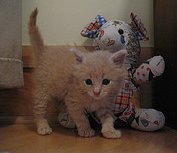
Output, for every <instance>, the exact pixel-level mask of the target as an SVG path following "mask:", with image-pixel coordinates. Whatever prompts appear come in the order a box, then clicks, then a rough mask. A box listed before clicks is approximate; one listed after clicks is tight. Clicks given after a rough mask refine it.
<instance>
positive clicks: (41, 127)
mask: <svg viewBox="0 0 177 153" xmlns="http://www.w3.org/2000/svg"><path fill="white" fill-rule="evenodd" d="M36 124H37V133H38V134H40V135H47V134H51V133H52V129H51V128H50V126H49V124H48V122H47V120H46V119H38V120H37V122H36Z"/></svg>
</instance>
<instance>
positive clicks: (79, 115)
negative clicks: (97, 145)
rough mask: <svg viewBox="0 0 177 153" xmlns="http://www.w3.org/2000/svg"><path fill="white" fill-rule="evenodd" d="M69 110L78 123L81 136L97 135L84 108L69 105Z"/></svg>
mask: <svg viewBox="0 0 177 153" xmlns="http://www.w3.org/2000/svg"><path fill="white" fill-rule="evenodd" d="M68 112H69V114H70V116H71V117H72V119H73V121H74V122H75V124H76V127H77V130H78V134H79V136H82V137H92V136H94V135H95V131H94V130H93V129H92V128H91V127H90V123H89V121H88V118H87V117H86V116H85V113H84V111H83V110H79V109H74V108H73V107H72V108H70V107H69V108H68Z"/></svg>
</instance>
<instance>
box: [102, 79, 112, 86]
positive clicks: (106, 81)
mask: <svg viewBox="0 0 177 153" xmlns="http://www.w3.org/2000/svg"><path fill="white" fill-rule="evenodd" d="M109 83H110V80H108V79H104V80H103V81H102V84H103V85H108V84H109Z"/></svg>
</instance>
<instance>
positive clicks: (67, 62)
mask: <svg viewBox="0 0 177 153" xmlns="http://www.w3.org/2000/svg"><path fill="white" fill-rule="evenodd" d="M37 13H38V11H37V9H35V10H34V11H33V12H32V14H31V16H30V21H29V35H30V38H31V43H32V46H33V48H34V50H35V53H36V57H37V60H38V64H37V67H36V69H35V75H34V81H35V82H34V84H35V89H34V116H35V121H36V125H37V132H38V133H39V134H41V135H45V134H50V133H51V132H52V129H51V128H50V126H49V124H48V122H47V120H46V119H45V115H46V108H47V105H48V101H51V100H52V99H53V98H55V99H56V98H57V99H58V100H59V101H61V100H62V101H64V103H65V105H66V107H67V110H68V112H69V114H70V116H71V117H72V119H73V121H74V122H75V123H76V126H77V130H78V134H79V135H80V136H83V137H91V136H93V135H94V134H95V131H94V130H93V129H91V127H90V124H89V121H88V119H87V117H86V114H85V113H86V111H88V112H96V114H97V116H98V118H99V119H100V121H101V123H102V134H103V136H105V137H108V138H118V137H120V136H121V132H120V131H119V130H115V129H114V126H113V123H114V115H113V112H112V110H111V102H112V101H113V100H114V98H115V95H116V93H117V92H118V91H119V88H120V86H121V83H122V81H123V80H124V78H125V77H126V76H127V71H126V68H125V67H124V64H123V63H124V59H125V56H126V51H125V50H122V51H119V52H117V53H114V54H112V53H109V52H108V51H95V52H92V53H90V52H86V51H85V50H84V49H82V51H80V50H79V49H78V48H77V47H76V48H75V49H73V51H69V49H68V48H67V47H63V48H62V49H60V50H47V49H46V48H45V47H44V43H43V40H42V37H41V35H40V32H39V30H38V27H37V26H36V18H37Z"/></svg>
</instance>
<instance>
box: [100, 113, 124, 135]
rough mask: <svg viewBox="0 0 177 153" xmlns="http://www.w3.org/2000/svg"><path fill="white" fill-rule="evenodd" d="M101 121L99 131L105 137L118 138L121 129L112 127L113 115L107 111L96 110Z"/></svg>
mask: <svg viewBox="0 0 177 153" xmlns="http://www.w3.org/2000/svg"><path fill="white" fill-rule="evenodd" d="M97 116H98V117H99V119H100V121H101V123H102V129H101V133H102V134H103V136H104V137H105V138H120V137H121V131H120V130H116V129H115V128H114V117H113V115H110V114H109V113H103V112H102V111H101V112H97Z"/></svg>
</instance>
